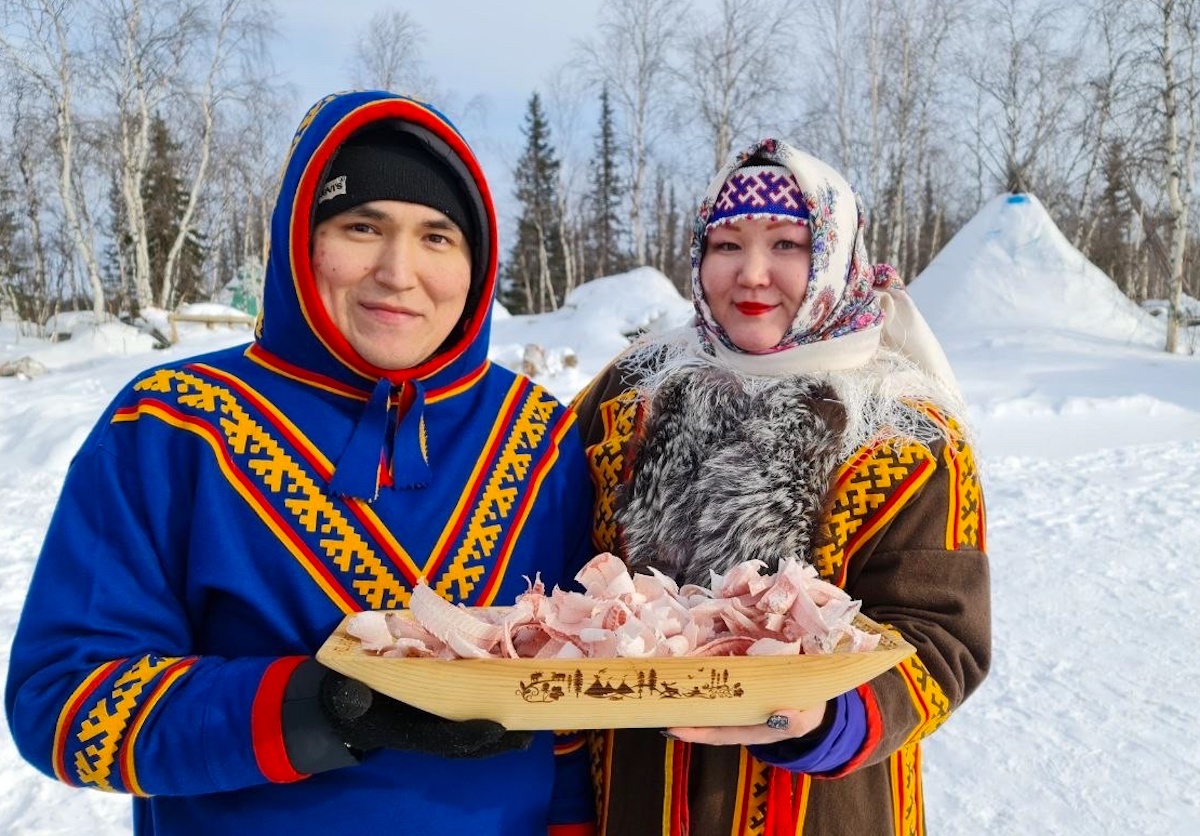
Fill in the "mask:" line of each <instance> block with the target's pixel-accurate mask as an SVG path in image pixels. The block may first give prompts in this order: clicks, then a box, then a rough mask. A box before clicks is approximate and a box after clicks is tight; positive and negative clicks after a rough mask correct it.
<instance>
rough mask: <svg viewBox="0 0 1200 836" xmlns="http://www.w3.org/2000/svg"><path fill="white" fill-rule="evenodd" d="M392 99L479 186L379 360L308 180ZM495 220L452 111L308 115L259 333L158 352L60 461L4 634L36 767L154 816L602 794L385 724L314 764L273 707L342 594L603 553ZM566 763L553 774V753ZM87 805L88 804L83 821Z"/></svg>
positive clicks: (483, 578) (371, 598)
mask: <svg viewBox="0 0 1200 836" xmlns="http://www.w3.org/2000/svg"><path fill="white" fill-rule="evenodd" d="M381 122H384V123H388V124H390V125H392V126H393V127H394V128H396V129H398V130H402V131H404V132H407V133H410V134H412V135H413V136H415V137H417V138H418V139H419V140H420V141H421V142H422V143H423V144H424V146H425V147H427V148H428V149H429V150H430V151H431V152H433V153H435V154H437V155H439V156H440V157H441V158H442V160H443V161H444V162H445V163H446V164H447V166H449V167H450V169H451V170H452V171H454V172H455V173H456V175H457V176H459V177H461V178H462V181H463V185H464V189H465V191H466V193H468V194H469V195H470V201H471V207H470V208H471V211H472V212H473V213H475V218H474V220H475V222H476V226H477V227H478V233H479V234H478V235H477V236H476V238H477V239H478V240H475V241H473V251H472V267H473V287H474V293H473V297H472V300H471V301H470V302H469V304H468V308H467V311H466V312H465V314H464V317H463V319H462V321H461V322H460V326H459V328H458V329H456V332H455V334H454V335H453V336H452V337H451V339H450V340H449V341H448V343H447V344H446V345H444V346H443V350H442V351H440V352H439V353H436V354H435V355H434V357H432V358H431V359H429V360H427V361H425V362H424V363H422V364H421V365H419V366H417V367H415V368H412V369H406V370H402V371H389V370H384V369H380V368H376V367H374V366H372V365H371V364H369V363H367V362H366V361H365V360H364V359H363V358H362V357H360V356H359V355H358V353H357V352H356V351H355V350H354V349H353V347H351V345H350V344H349V343H348V342H347V341H346V339H345V337H344V336H343V335H342V334H341V333H340V332H339V331H338V330H337V328H336V327H334V325H333V322H332V321H331V319H330V317H329V315H328V313H327V312H326V310H325V308H324V306H323V304H322V303H321V301H320V297H319V296H318V294H317V290H316V286H315V282H314V278H313V270H312V264H311V260H310V246H311V237H312V218H313V201H314V195H315V194H316V192H317V190H318V189H319V187H320V185H321V183H322V181H323V179H324V176H325V172H326V171H327V169H328V167H329V165H330V161H331V160H332V158H333V156H334V154H335V153H336V151H337V149H338V147H339V146H340V145H341V144H342V143H343V142H344V141H345V140H346V138H347V137H349V136H350V135H351V134H352V133H354V132H355V131H357V130H360V129H361V128H363V127H364V126H368V125H374V124H375V123H381ZM496 252H497V238H496V219H495V212H494V209H493V206H492V202H491V198H490V195H489V192H488V188H487V183H486V181H485V179H484V177H483V174H482V172H481V170H480V168H479V165H478V163H477V161H476V159H475V157H474V154H473V153H472V152H471V150H470V148H469V147H468V146H467V144H466V143H465V141H464V140H463V139H462V137H461V136H460V135H459V134H458V132H457V131H456V130H455V128H454V127H453V126H452V125H451V124H450V123H449V122H448V121H447V120H446V118H445V117H444V116H442V115H441V114H440V113H438V112H437V111H435V110H433V109H432V108H430V107H429V106H427V105H424V104H421V103H419V102H415V101H412V100H410V99H406V98H401V97H398V96H394V95H391V94H387V93H381V92H354V93H346V94H339V95H335V96H330V97H327V98H326V99H324V100H322V101H321V102H318V103H317V104H316V105H315V106H314V107H313V108H312V109H311V110H310V111H309V113H308V114H307V115H306V116H305V117H304V120H303V121H302V123H301V125H300V127H299V129H298V131H297V132H296V135H295V137H294V139H293V142H292V146H291V149H290V152H289V155H288V159H287V163H286V166H285V169H284V173H283V180H282V185H281V188H280V193H279V198H278V202H277V204H276V207H275V211H274V215H273V217H272V224H271V248H270V258H269V263H268V266H267V272H266V277H265V285H264V300H263V313H262V316H261V318H260V320H259V324H258V328H257V331H256V335H255V340H254V342H253V343H251V344H250V345H249V346H244V347H238V348H234V349H229V350H225V351H220V352H216V353H213V354H209V355H206V356H201V357H196V358H192V359H189V360H185V361H182V362H177V363H173V364H169V365H164V366H161V367H159V368H155V369H152V370H149V371H147V372H145V373H144V374H142V375H140V376H139V377H138V378H136V379H135V380H133V381H132V382H131V383H130V384H129V385H128V386H127V387H126V388H125V389H124V390H123V391H122V392H121V393H120V394H119V395H118V396H117V397H116V399H115V400H114V401H113V403H112V404H111V405H110V406H109V408H108V409H107V410H106V412H105V413H104V414H103V416H102V417H101V418H100V420H99V421H98V423H97V424H96V426H95V428H94V429H93V431H92V432H91V434H90V436H89V437H88V439H87V440H86V442H85V443H84V445H83V447H82V449H81V450H80V451H79V453H78V455H77V456H76V458H75V459H74V460H73V462H72V464H71V466H70V468H69V471H68V473H67V477H66V481H65V483H64V486H63V490H62V494H61V497H60V499H59V503H58V506H57V508H56V511H55V513H54V517H53V519H52V521H51V524H50V529H49V531H48V533H47V536H46V540H45V543H44V546H43V549H42V553H41V555H40V557H39V559H38V563H37V566H36V569H35V571H34V576H33V580H32V583H31V586H30V589H29V593H28V597H27V599H26V603H25V607H24V611H23V613H22V616H21V620H20V623H19V625H18V629H17V632H16V637H15V640H14V643H13V648H12V657H11V662H10V666H9V677H8V683H7V690H6V693H5V708H6V711H7V716H8V721H9V726H10V729H11V731H12V735H13V739H14V740H15V741H16V744H17V747H18V749H19V750H20V752H21V754H22V755H23V756H24V757H25V758H26V759H27V760H28V761H29V762H30V763H32V764H33V765H34V766H36V767H37V768H38V769H39V770H41V771H42V772H44V773H45V774H47V775H50V776H52V777H55V778H57V779H58V780H60V781H62V782H64V783H67V784H69V785H73V786H82V787H90V788H94V789H100V790H107V791H115V792H124V793H130V794H132V795H133V796H134V802H133V804H134V816H133V818H134V829H135V831H136V832H137V833H139V834H201V833H204V834H211V833H258V834H274V833H289V834H292V836H304V834H329V833H343V832H363V833H368V832H391V833H395V832H429V831H430V830H432V829H434V828H435V827H436V828H437V829H439V830H445V832H449V833H472V834H474V836H485V835H486V834H496V836H500V834H505V836H511V834H531V835H532V834H545V833H546V831H547V826H548V825H551V824H555V823H571V822H582V821H586V820H588V819H590V816H591V805H590V801H589V799H588V797H587V794H586V792H585V789H584V787H585V784H586V775H584V774H582V772H581V770H582V769H583V765H582V763H581V761H582V760H583V759H584V753H583V752H582V750H580V749H579V747H578V746H577V745H573V744H571V743H570V741H567V742H566V745H563V743H564V741H561V740H560V747H559V748H560V751H562V752H567V753H569V754H567V755H566V756H565V757H560V758H558V760H559V762H560V764H567V765H566V766H563V767H561V768H559V769H557V770H556V766H555V756H554V741H553V739H552V735H551V734H550V733H539V734H538V735H537V737H536V740H535V743H534V745H533V747H532V748H531V749H530V750H528V751H523V752H511V753H507V754H504V755H499V756H496V757H492V758H485V759H480V760H444V759H439V758H434V757H431V756H424V755H417V754H407V753H400V752H395V751H390V750H380V751H377V752H374V753H370V754H368V755H367V756H366V758H365V759H364V761H363V762H362V763H361V764H358V765H356V766H350V767H346V768H342V769H335V770H331V771H329V772H323V773H320V774H317V775H311V776H308V775H303V774H301V773H299V772H297V771H296V769H295V768H294V767H293V765H292V764H291V763H290V762H289V760H288V757H287V752H286V750H285V748H284V745H283V738H282V731H281V724H280V706H281V701H282V698H283V691H284V688H285V686H286V683H287V680H288V677H289V675H290V674H291V672H292V671H293V670H294V669H295V667H296V666H297V665H298V664H299V663H300V662H301V661H303V660H304V659H305V658H307V657H311V656H312V655H313V653H314V652H315V651H316V650H317V649H318V648H319V647H320V646H321V644H322V643H323V641H324V640H325V639H326V638H327V637H328V635H329V634H330V633H331V632H332V631H333V629H334V628H335V627H336V626H337V624H338V623H339V622H340V621H341V620H342V618H343V617H344V616H345V615H346V614H347V613H352V612H356V611H359V610H364V609H389V608H399V607H403V606H405V605H406V602H407V601H408V598H409V594H410V590H411V589H412V586H413V584H414V583H415V582H416V581H417V579H418V578H424V579H426V580H427V581H428V583H429V584H430V586H431V587H432V588H433V589H435V590H436V591H437V592H438V593H439V594H441V595H442V596H444V597H445V598H447V599H448V600H451V601H454V602H462V603H464V604H467V605H478V606H487V605H492V604H507V603H510V602H511V601H512V600H513V599H514V598H515V596H516V595H517V594H518V593H519V592H521V591H523V590H524V589H525V587H526V581H525V580H524V577H523V576H528V577H533V576H534V575H535V574H536V573H539V572H540V573H541V577H542V579H543V581H545V582H546V583H547V586H549V585H552V584H555V583H562V582H566V581H567V580H569V579H570V578H571V576H572V575H573V574H574V572H575V570H576V569H577V568H578V567H579V566H580V565H582V563H583V562H584V561H585V560H586V559H587V558H588V557H589V556H590V521H591V516H590V515H591V501H592V488H591V483H590V478H589V476H588V474H587V471H586V467H585V465H584V460H583V454H582V450H581V448H580V442H579V438H578V435H577V431H576V428H575V427H574V416H573V415H572V414H571V413H570V412H569V411H568V410H566V409H565V408H564V407H563V406H562V405H560V404H559V403H558V402H557V401H555V399H554V398H553V397H551V396H550V394H549V393H547V392H546V391H545V390H543V389H542V388H540V387H539V386H537V385H535V384H534V383H532V382H531V381H530V380H528V379H527V378H524V377H522V376H519V375H516V374H513V373H512V372H509V371H507V370H505V369H502V368H499V367H496V366H493V365H491V364H490V363H489V362H488V360H487V348H488V331H489V325H490V321H491V303H492V299H493V296H494V293H495V283H496V260H497V257H496ZM556 775H557V779H556ZM85 829H86V828H85Z"/></svg>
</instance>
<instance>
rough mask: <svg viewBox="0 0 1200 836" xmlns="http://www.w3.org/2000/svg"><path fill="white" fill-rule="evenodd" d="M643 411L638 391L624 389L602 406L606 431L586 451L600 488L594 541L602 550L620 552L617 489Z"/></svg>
mask: <svg viewBox="0 0 1200 836" xmlns="http://www.w3.org/2000/svg"><path fill="white" fill-rule="evenodd" d="M640 414H641V407H640V404H639V403H638V401H637V394H636V393H635V392H634V391H632V390H629V391H625V392H622V393H621V394H620V395H618V396H617V397H615V398H612V399H611V400H608V401H605V402H604V403H602V404H601V405H600V418H601V420H602V421H603V423H604V434H603V436H601V440H600V441H599V443H597V444H593V445H591V446H590V447H588V448H587V451H586V453H587V459H588V467H589V469H590V470H591V474H592V484H593V485H594V486H595V488H596V505H595V513H594V514H593V523H592V544H593V545H594V546H595V547H596V549H597V550H598V551H608V552H612V553H614V554H619V553H620V547H619V544H618V539H619V538H618V534H617V523H616V519H615V517H616V503H617V488H618V487H619V486H620V485H621V483H622V482H623V480H624V477H625V475H626V473H627V472H628V468H629V462H628V460H627V459H628V450H629V443H630V440H631V439H632V438H633V434H634V430H635V428H636V427H637V422H638V419H639V416H640Z"/></svg>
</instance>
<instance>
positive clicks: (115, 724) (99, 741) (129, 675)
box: [55, 655, 194, 793]
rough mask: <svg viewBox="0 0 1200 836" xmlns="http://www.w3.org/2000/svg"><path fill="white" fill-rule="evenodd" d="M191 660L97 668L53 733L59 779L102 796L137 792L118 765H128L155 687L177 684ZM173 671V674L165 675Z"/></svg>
mask: <svg viewBox="0 0 1200 836" xmlns="http://www.w3.org/2000/svg"><path fill="white" fill-rule="evenodd" d="M192 661H194V660H193V659H192V658H191V657H188V658H186V659H181V658H168V657H161V656H149V655H147V656H143V657H142V658H140V659H137V660H135V661H132V662H130V661H129V660H124V661H122V662H120V663H109V664H107V665H104V666H101V667H100V668H97V669H96V671H95V672H94V673H93V674H92V675H91V676H89V677H88V678H87V679H86V680H85V681H84V683H83V685H81V686H80V688H79V689H78V690H77V691H76V693H75V694H73V695H72V697H71V699H70V700H68V702H67V705H66V707H65V708H64V710H63V713H62V715H61V716H60V718H59V725H58V728H57V729H56V734H55V737H56V741H57V742H56V753H55V755H56V756H55V772H56V773H57V774H58V777H59V778H60V779H61V780H63V781H65V782H67V783H70V784H77V785H79V786H86V787H92V788H93V789H98V790H104V791H106V792H135V793H136V792H137V791H138V788H137V786H136V783H134V784H133V785H131V782H129V781H128V780H127V774H128V773H130V772H131V769H129V768H128V767H126V768H125V769H122V765H121V762H122V761H125V762H126V763H132V752H131V751H129V750H130V747H131V746H132V742H133V741H132V738H133V733H134V730H136V729H137V728H138V727H140V725H141V724H142V722H143V721H144V713H145V712H146V711H148V710H149V709H150V708H151V707H153V705H154V704H155V703H156V702H157V701H158V699H159V698H160V697H161V696H162V695H161V693H158V692H156V688H155V687H154V686H155V685H156V684H157V683H158V682H162V681H164V680H166V681H167V684H168V686H169V684H171V683H173V682H175V681H177V680H178V678H179V675H181V674H182V673H183V672H185V671H186V668H187V667H190V665H191V663H192ZM181 662H184V663H185V664H184V665H181V664H180V663H181ZM172 671H174V675H170V676H166V677H164V674H166V673H168V672H172ZM89 704H90V705H89ZM76 721H78V725H76ZM68 763H69V764H70V767H69V768H68Z"/></svg>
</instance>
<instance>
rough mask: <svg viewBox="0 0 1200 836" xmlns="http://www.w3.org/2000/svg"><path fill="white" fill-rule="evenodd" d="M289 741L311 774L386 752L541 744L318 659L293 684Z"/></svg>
mask: <svg viewBox="0 0 1200 836" xmlns="http://www.w3.org/2000/svg"><path fill="white" fill-rule="evenodd" d="M293 686H295V687H293ZM283 737H284V746H285V747H286V748H287V752H288V757H289V759H290V760H291V761H292V765H293V766H294V767H295V768H296V770H297V771H299V772H308V773H312V772H322V771H324V770H326V769H333V768H336V767H338V766H345V765H348V764H350V763H355V762H357V760H358V759H359V757H361V754H362V753H363V752H369V751H371V750H373V749H380V748H388V749H398V750H402V751H407V752H424V753H426V754H431V755H439V756H441V757H444V758H483V757H488V756H490V755H498V754H501V753H503V752H511V751H514V750H523V749H528V748H529V746H530V744H531V743H532V742H533V732H528V731H507V730H506V729H505V728H504V726H502V725H500V724H499V723H496V722H493V721H491V720H463V721H461V722H460V721H456V720H446V719H444V718H442V717H438V716H437V715H435V714H430V713H429V712H427V711H422V710H421V709H419V708H415V707H413V706H411V705H408V704H407V703H403V702H400V701H399V700H394V699H392V698H391V697H388V696H385V695H384V694H380V693H379V692H378V691H373V690H371V689H370V688H369V687H367V686H366V685H364V684H363V683H361V682H359V681H358V680H356V679H350V678H349V677H346V676H343V675H342V674H340V673H338V672H336V671H332V670H329V669H328V668H326V667H325V666H324V665H322V664H321V663H319V662H317V661H316V660H315V659H309V660H307V661H305V662H303V663H301V664H300V666H299V667H298V668H296V670H295V672H294V673H293V674H292V677H291V679H290V680H289V681H288V686H287V690H286V692H285V694H284V703H283Z"/></svg>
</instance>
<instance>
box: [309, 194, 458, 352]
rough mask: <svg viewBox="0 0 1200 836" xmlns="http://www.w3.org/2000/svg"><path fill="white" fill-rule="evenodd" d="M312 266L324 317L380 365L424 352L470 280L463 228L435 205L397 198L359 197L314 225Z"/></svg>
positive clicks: (443, 332)
mask: <svg viewBox="0 0 1200 836" xmlns="http://www.w3.org/2000/svg"><path fill="white" fill-rule="evenodd" d="M312 266H313V273H314V275H315V277H316V281H317V292H318V293H319V294H320V296H321V301H322V302H324V304H325V310H326V311H327V312H328V313H329V318H330V319H332V320H333V323H334V325H336V326H337V328H338V330H339V331H341V332H342V335H343V336H344V337H345V338H346V339H347V341H349V343H350V345H351V346H353V347H354V350H355V351H357V352H358V353H359V355H360V356H361V357H362V358H363V359H364V360H366V361H367V362H368V363H371V364H372V365H374V366H378V367H379V368H381V369H392V370H394V369H409V368H412V367H413V366H417V365H420V364H421V363H422V362H424V361H425V360H427V359H429V357H430V356H431V355H432V354H433V353H434V352H435V351H437V349H438V347H439V346H441V344H442V343H443V342H444V341H445V339H446V338H447V337H448V336H450V332H451V331H452V330H453V329H454V326H455V325H456V324H457V323H458V320H459V318H460V317H461V316H462V313H463V309H464V308H465V307H466V303H467V292H468V291H469V290H470V287H471V256H470V254H469V251H468V249H467V240H466V236H464V235H463V232H462V230H461V229H459V228H458V226H457V225H455V224H454V222H453V221H451V220H450V219H449V218H447V217H446V216H445V215H443V214H442V213H441V212H439V211H437V210H436V209H432V208H430V207H428V206H422V205H421V204H418V203H404V202H401V201H398V200H374V201H371V202H370V203H363V204H361V205H359V206H355V207H354V208H353V209H348V210H346V211H345V212H342V213H341V214H340V215H334V216H333V217H332V218H328V219H327V220H324V221H322V222H321V223H319V224H317V226H316V229H314V230H313V253H312Z"/></svg>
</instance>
